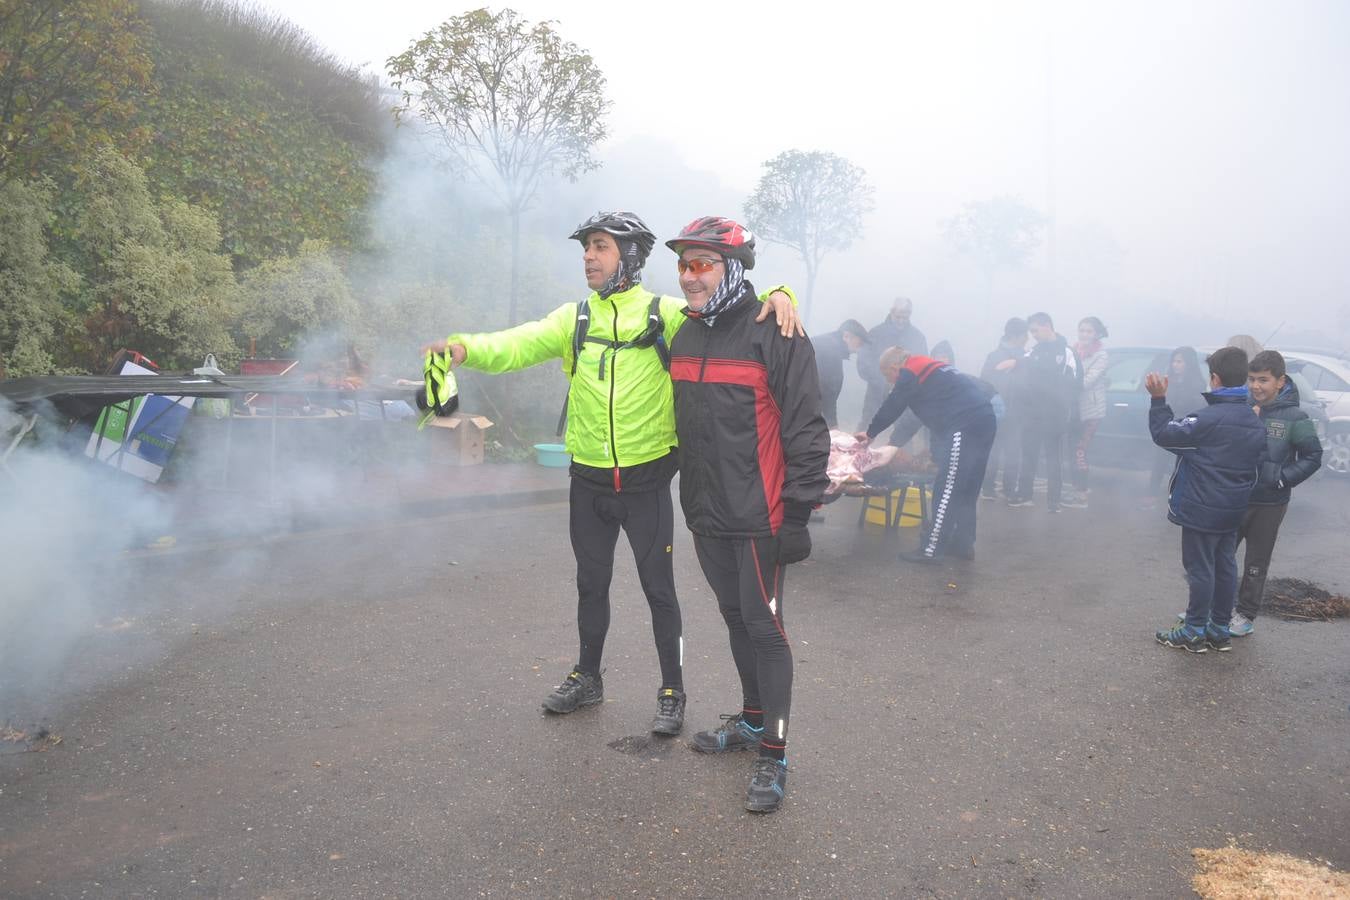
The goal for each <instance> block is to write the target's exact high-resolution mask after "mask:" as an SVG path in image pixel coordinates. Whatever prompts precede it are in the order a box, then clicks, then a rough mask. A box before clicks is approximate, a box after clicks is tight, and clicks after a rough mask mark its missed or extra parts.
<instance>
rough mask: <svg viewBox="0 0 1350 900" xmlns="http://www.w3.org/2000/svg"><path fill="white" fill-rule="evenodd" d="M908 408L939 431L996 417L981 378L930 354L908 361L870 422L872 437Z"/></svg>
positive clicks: (945, 432)
mask: <svg viewBox="0 0 1350 900" xmlns="http://www.w3.org/2000/svg"><path fill="white" fill-rule="evenodd" d="M906 409H912V410H914V414H915V415H916V416H918V417H919V421H921V422H923V424H924V425H926V426H928V429H929V430H930V431H932V432H933V433H935V434H950V433H951V432H953V431H960V430H961V429H963V428H969V427H973V426H974V425H975V424H976V423H977V422H979V421H981V420H983V419H985V418H990V419H992V418H993V417H994V407H993V406H992V405H991V404H990V402H989V393H988V392H987V391H986V390H985V389H984V388H983V387H981V386H980V383H979V382H978V381H976V380H975V379H974V378H971V377H970V376H969V375H965V374H963V373H961V372H958V371H956V369H955V368H954V367H953V366H950V365H948V364H947V363H944V362H943V361H942V360H939V359H933V358H932V357H929V356H911V357H910V358H909V359H907V360H906V361H905V365H904V367H903V368H901V369H900V377H899V378H897V379H896V380H895V386H894V387H893V388H891V392H890V394H888V395H887V396H886V399H885V400H883V401H882V403H881V408H880V409H878V410H877V414H876V415H875V416H874V417H873V418H872V424H870V425H868V426H867V435H868V437H876V436H877V435H878V434H880V433H881V432H883V431H885V430H886V429H887V428H889V427H890V424H891V423H892V422H894V421H895V420H896V419H898V418H900V414H901V413H903V412H904V411H905V410H906Z"/></svg>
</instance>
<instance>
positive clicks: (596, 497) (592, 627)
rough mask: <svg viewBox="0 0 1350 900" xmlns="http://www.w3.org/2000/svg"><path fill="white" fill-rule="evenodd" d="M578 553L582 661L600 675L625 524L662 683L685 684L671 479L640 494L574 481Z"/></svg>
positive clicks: (575, 547) (680, 686)
mask: <svg viewBox="0 0 1350 900" xmlns="http://www.w3.org/2000/svg"><path fill="white" fill-rule="evenodd" d="M570 499H571V531H572V552H573V553H574V554H576V558H577V630H578V632H580V635H581V654H580V656H579V658H578V667H579V668H580V669H582V670H583V671H586V672H592V673H595V674H599V672H600V657H601V654H603V653H604V649H605V635H606V634H607V633H608V632H609V583H610V580H611V579H612V578H613V576H614V547H615V545H616V544H617V543H618V541H619V529H620V528H623V530H624V532H625V533H626V534H627V535H628V543H629V545H630V546H631V547H632V548H633V558H634V559H635V560H636V561H637V570H638V579H639V581H641V583H642V591H643V593H644V594H646V595H647V605H648V606H649V607H651V613H652V634H653V636H654V637H655V638H656V655H657V658H658V659H660V661H661V687H671V688H677V689H680V690H683V689H684V678H683V675H682V674H681V664H682V662H683V660H682V657H683V655H684V648H683V641H682V637H681V633H682V632H681V623H680V603H679V601H678V600H677V599H676V598H675V569H674V565H673V564H672V559H671V543H672V540H673V538H674V533H675V513H674V509H673V507H672V506H671V502H670V482H669V481H667V482H665V483H664V484H662V485H661V486H660V487H657V488H656V489H655V490H647V491H639V492H637V493H632V494H630V493H628V492H626V491H625V492H623V493H615V492H614V491H612V490H610V489H608V488H606V487H604V486H601V485H598V484H595V483H593V482H590V481H586V480H585V479H583V478H575V477H574V478H573V479H572V492H571V498H570Z"/></svg>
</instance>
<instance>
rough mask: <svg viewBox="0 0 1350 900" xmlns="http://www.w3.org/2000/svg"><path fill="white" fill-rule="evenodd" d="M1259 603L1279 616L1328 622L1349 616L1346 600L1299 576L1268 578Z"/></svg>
mask: <svg viewBox="0 0 1350 900" xmlns="http://www.w3.org/2000/svg"><path fill="white" fill-rule="evenodd" d="M1261 607H1262V610H1263V611H1265V612H1269V613H1273V614H1274V615H1277V616H1279V617H1280V618H1283V619H1299V620H1304V621H1314V622H1329V621H1331V620H1332V619H1344V618H1346V617H1350V600H1347V599H1346V598H1345V597H1340V596H1337V595H1336V594H1333V593H1331V592H1330V591H1328V590H1327V589H1326V588H1323V587H1321V586H1319V585H1316V584H1313V583H1312V582H1311V581H1304V580H1303V579H1302V578H1272V579H1270V581H1268V582H1266V595H1265V598H1264V599H1263V600H1262V602H1261Z"/></svg>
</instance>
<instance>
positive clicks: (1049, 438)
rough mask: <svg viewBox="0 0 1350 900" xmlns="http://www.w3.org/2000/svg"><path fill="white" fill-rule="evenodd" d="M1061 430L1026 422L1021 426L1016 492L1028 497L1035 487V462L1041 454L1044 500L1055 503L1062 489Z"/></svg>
mask: <svg viewBox="0 0 1350 900" xmlns="http://www.w3.org/2000/svg"><path fill="white" fill-rule="evenodd" d="M1064 433H1065V429H1064V428H1063V427H1060V426H1057V425H1056V426H1047V425H1045V424H1042V423H1039V422H1035V421H1028V422H1026V423H1024V425H1023V427H1022V472H1021V475H1020V477H1019V478H1018V480H1017V495H1018V496H1019V497H1021V498H1022V499H1023V500H1030V499H1031V496H1032V492H1033V491H1034V489H1035V487H1036V465H1037V463H1039V462H1040V459H1041V454H1042V453H1044V454H1045V493H1046V500H1047V502H1048V503H1049V505H1050V506H1051V507H1052V508H1053V507H1056V506H1059V501H1060V497H1061V495H1062V494H1063V492H1064V466H1063V457H1064Z"/></svg>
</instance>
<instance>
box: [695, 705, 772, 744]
mask: <svg viewBox="0 0 1350 900" xmlns="http://www.w3.org/2000/svg"><path fill="white" fill-rule="evenodd" d="M722 719H723V720H724V721H723V722H722V724H721V726H719V727H718V728H716V729H714V730H712V731H700V732H699V733H698V734H696V735H694V743H693V747H694V749H695V750H697V751H698V752H700V753H725V752H726V751H728V750H758V749H759V739H760V738H762V737H764V729H763V728H751V727H750V726H749V725H747V724H746V723H745V719H744V718H743V717H742V716H741V714H740V713H736V714H735V715H724V716H722Z"/></svg>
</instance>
